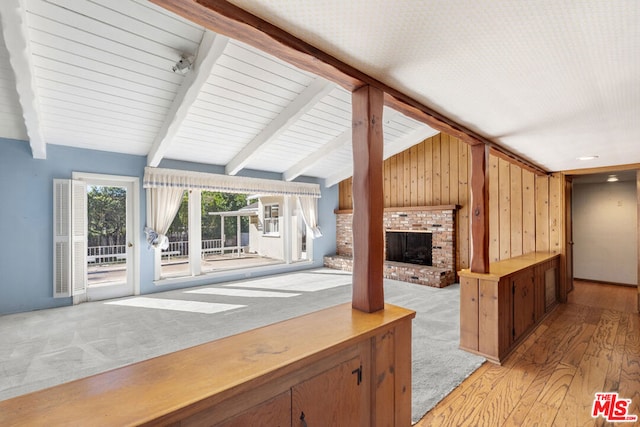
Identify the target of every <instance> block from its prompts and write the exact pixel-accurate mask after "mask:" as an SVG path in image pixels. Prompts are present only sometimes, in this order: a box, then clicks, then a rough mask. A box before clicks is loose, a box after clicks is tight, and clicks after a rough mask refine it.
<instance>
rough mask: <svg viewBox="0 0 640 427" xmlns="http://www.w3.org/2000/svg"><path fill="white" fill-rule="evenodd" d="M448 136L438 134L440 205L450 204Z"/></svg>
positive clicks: (449, 149)
mask: <svg viewBox="0 0 640 427" xmlns="http://www.w3.org/2000/svg"><path fill="white" fill-rule="evenodd" d="M449 139H450V138H449V135H446V134H440V176H441V180H440V185H441V186H442V189H441V190H440V203H441V204H443V205H449V204H451V163H450V160H449V156H450V151H451V148H450V146H451V144H450V141H449Z"/></svg>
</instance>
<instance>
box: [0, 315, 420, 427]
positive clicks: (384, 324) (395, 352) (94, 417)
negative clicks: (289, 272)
mask: <svg viewBox="0 0 640 427" xmlns="http://www.w3.org/2000/svg"><path fill="white" fill-rule="evenodd" d="M414 316H415V312H413V311H411V310H406V309H403V308H401V307H396V306H393V305H390V304H386V305H385V308H384V310H380V311H377V312H374V313H364V312H361V311H358V310H354V309H353V308H352V307H351V304H342V305H339V306H336V307H332V308H328V309H325V310H320V311H317V312H315V313H311V314H308V315H305V316H300V317H297V318H295V319H290V320H286V321H283V322H279V323H275V324H273V325H269V326H265V327H263V328H258V329H255V330H252V331H248V332H244V333H241V334H238V335H234V336H231V337H227V338H222V339H220V340H216V341H212V342H209V343H206V344H202V345H199V346H196V347H192V348H188V349H185V350H181V351H177V352H175V353H170V354H167V355H164V356H160V357H156V358H153V359H150V360H146V361H144V362H140V363H136V364H133V365H129V366H125V367H123V368H119V369H114V370H112V371H109V372H105V373H102V374H98V375H95V376H92V377H88V378H84V379H81V380H78V381H73V382H69V383H66V384H61V385H59V386H56V387H52V388H49V389H46V390H41V391H37V392H34V393H30V394H26V395H23V396H18V397H15V398H13V399H8V400H5V401H2V402H0V425H29V426H38V425H92V426H100V425H104V426H113V425H153V426H158V425H160V426H163V425H166V426H172V427H177V426H224V427H236V426H254V425H260V426H263V425H264V426H291V425H293V426H296V427H298V426H301V425H304V424H303V423H302V420H301V416H302V414H303V413H304V421H305V422H306V423H307V425H309V426H348V427H351V426H363V427H364V426H374V425H379V426H382V425H384V426H410V425H411V321H412V319H413V317H414Z"/></svg>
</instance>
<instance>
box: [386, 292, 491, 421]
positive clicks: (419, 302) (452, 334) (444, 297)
mask: <svg viewBox="0 0 640 427" xmlns="http://www.w3.org/2000/svg"><path fill="white" fill-rule="evenodd" d="M384 289H385V300H386V301H387V302H389V303H392V304H395V305H399V306H401V307H405V308H409V309H412V310H415V311H416V317H415V319H414V321H413V334H412V345H413V347H412V359H413V360H412V368H413V374H412V392H413V396H412V405H411V406H412V408H411V409H412V410H411V415H412V417H411V418H412V420H413V422H417V421H418V420H420V418H422V417H423V416H424V414H426V413H427V412H428V411H429V410H430V409H431V408H433V407H434V406H435V405H436V404H437V403H438V402H439V401H440V400H442V399H443V398H444V397H445V396H446V395H447V394H449V393H450V392H451V391H452V390H453V389H454V388H456V386H457V385H458V384H460V383H461V382H462V381H463V380H464V379H465V378H467V377H468V376H469V375H471V373H472V372H473V371H475V370H476V369H478V368H479V367H480V365H482V363H483V362H484V361H485V359H484V358H483V357H480V356H476V355H474V354H471V353H467V352H466V351H462V350H460V349H458V344H459V341H460V285H459V284H454V285H451V286H447V287H446V288H443V289H437V288H430V287H428V286H421V285H414V284H411V283H405V282H398V281H395V280H385V287H384Z"/></svg>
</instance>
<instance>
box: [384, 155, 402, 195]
mask: <svg viewBox="0 0 640 427" xmlns="http://www.w3.org/2000/svg"><path fill="white" fill-rule="evenodd" d="M387 161H388V162H389V164H390V168H391V177H390V180H391V205H390V206H391V207H396V206H400V205H399V204H398V156H397V155H395V156H392V157H391V158H390V159H389V160H387Z"/></svg>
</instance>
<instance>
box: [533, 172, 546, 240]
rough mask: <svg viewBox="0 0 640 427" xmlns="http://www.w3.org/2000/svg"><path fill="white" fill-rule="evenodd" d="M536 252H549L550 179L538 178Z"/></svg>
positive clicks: (536, 178)
mask: <svg viewBox="0 0 640 427" xmlns="http://www.w3.org/2000/svg"><path fill="white" fill-rule="evenodd" d="M535 181H536V251H539V252H546V251H548V250H549V177H547V176H536V177H535Z"/></svg>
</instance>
